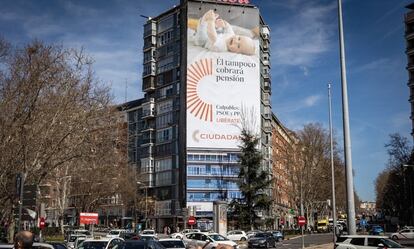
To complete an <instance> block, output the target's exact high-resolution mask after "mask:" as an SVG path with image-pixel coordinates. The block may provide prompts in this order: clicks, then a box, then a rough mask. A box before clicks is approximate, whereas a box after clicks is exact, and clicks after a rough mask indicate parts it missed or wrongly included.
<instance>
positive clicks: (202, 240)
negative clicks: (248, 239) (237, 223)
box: [183, 233, 239, 249]
mask: <svg viewBox="0 0 414 249" xmlns="http://www.w3.org/2000/svg"><path fill="white" fill-rule="evenodd" d="M183 241H184V243H185V245H186V247H195V248H197V247H201V248H203V249H216V248H217V246H218V244H225V245H229V246H231V247H233V249H239V246H238V245H237V243H235V242H234V241H231V240H229V239H228V238H226V237H224V236H221V235H220V234H218V233H187V234H186V235H184V237H183Z"/></svg>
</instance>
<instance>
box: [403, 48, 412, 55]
mask: <svg viewBox="0 0 414 249" xmlns="http://www.w3.org/2000/svg"><path fill="white" fill-rule="evenodd" d="M405 53H406V54H407V55H413V54H414V47H409V48H407V50H405Z"/></svg>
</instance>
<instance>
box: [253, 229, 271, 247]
mask: <svg viewBox="0 0 414 249" xmlns="http://www.w3.org/2000/svg"><path fill="white" fill-rule="evenodd" d="M247 244H248V248H257V247H265V248H272V247H276V239H275V238H274V237H273V235H272V234H271V233H268V232H262V233H256V234H255V235H254V236H252V237H250V238H249V240H248V241H247Z"/></svg>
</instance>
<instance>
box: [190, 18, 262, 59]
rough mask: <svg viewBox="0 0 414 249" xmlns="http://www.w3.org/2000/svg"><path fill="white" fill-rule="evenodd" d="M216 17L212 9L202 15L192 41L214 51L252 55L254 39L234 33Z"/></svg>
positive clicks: (225, 23) (225, 22) (253, 52)
mask: <svg viewBox="0 0 414 249" xmlns="http://www.w3.org/2000/svg"><path fill="white" fill-rule="evenodd" d="M218 17H219V16H218V14H216V13H214V11H213V10H209V11H207V12H206V13H205V14H204V15H203V17H202V18H201V19H200V21H199V23H198V26H197V31H196V33H195V37H194V43H195V44H196V45H197V46H201V47H204V48H206V49H208V50H210V51H214V52H233V53H239V54H245V55H254V54H255V53H256V44H255V42H254V40H253V39H251V38H250V37H248V36H245V35H236V34H235V33H234V31H233V28H232V27H231V25H230V24H229V23H228V22H227V21H225V20H223V19H220V18H218Z"/></svg>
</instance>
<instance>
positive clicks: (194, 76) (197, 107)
mask: <svg viewBox="0 0 414 249" xmlns="http://www.w3.org/2000/svg"><path fill="white" fill-rule="evenodd" d="M207 75H213V60H212V59H201V60H199V61H196V62H194V63H193V64H191V65H189V66H188V68H187V110H189V111H190V113H192V114H193V115H194V116H195V117H196V118H199V119H201V120H204V121H209V122H213V105H212V104H209V103H206V102H205V101H203V100H202V99H201V98H200V96H199V95H198V92H197V86H198V84H199V83H200V81H201V79H203V78H204V77H205V76H207Z"/></svg>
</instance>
